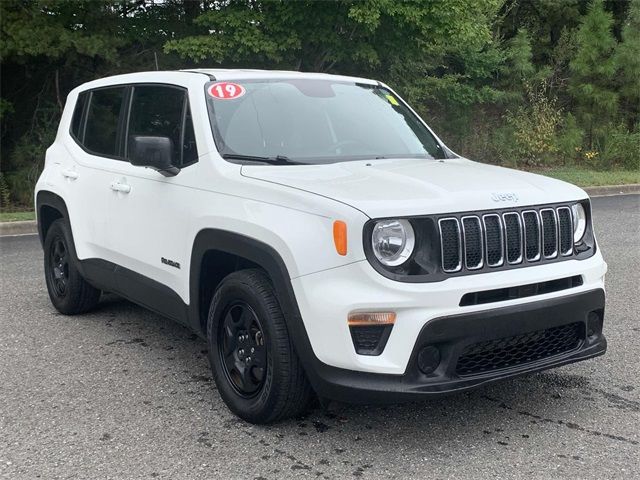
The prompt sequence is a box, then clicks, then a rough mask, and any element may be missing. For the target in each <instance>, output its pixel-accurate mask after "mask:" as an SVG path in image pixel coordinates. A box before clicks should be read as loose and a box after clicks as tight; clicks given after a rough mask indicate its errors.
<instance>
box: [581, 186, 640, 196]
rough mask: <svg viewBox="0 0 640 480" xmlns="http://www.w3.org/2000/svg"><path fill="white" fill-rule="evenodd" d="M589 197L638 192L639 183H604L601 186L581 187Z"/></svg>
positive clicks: (639, 189) (639, 190)
mask: <svg viewBox="0 0 640 480" xmlns="http://www.w3.org/2000/svg"><path fill="white" fill-rule="evenodd" d="M583 190H584V191H585V192H587V193H588V194H589V196H590V197H606V196H609V195H624V194H629V193H640V183H632V184H630V185H606V186H603V187H585V188H583Z"/></svg>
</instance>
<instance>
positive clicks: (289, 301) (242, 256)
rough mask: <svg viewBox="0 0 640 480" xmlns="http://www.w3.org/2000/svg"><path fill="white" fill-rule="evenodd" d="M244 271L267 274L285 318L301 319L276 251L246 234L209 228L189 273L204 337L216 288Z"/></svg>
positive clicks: (197, 242)
mask: <svg viewBox="0 0 640 480" xmlns="http://www.w3.org/2000/svg"><path fill="white" fill-rule="evenodd" d="M244 268H261V269H262V270H264V271H265V272H266V273H267V275H268V276H269V278H270V279H271V281H272V282H273V285H274V288H275V290H276V294H277V295H278V300H279V301H280V304H281V307H282V309H283V311H284V312H285V317H287V316H289V317H291V316H292V314H293V315H294V316H298V317H299V315H300V314H299V312H298V306H297V303H296V301H295V296H294V294H293V287H292V286H291V280H290V276H289V272H288V269H287V267H286V265H285V263H284V260H283V259H282V257H281V256H280V254H279V253H278V252H277V251H276V250H275V249H274V248H273V247H271V246H270V245H268V244H266V243H264V242H261V241H259V240H256V239H254V238H251V237H247V236H245V235H242V234H238V233H234V232H230V231H227V230H219V229H212V228H208V229H204V230H201V231H200V232H198V234H197V235H196V237H195V239H194V242H193V248H192V251H191V264H190V269H189V272H190V273H189V299H190V302H189V304H190V306H189V309H190V317H191V322H192V323H193V326H194V327H197V329H198V331H199V332H200V333H204V332H205V331H206V318H207V313H208V308H209V302H210V299H211V297H212V296H213V291H214V290H215V287H216V286H217V285H218V284H219V282H220V281H221V280H222V279H223V278H224V277H225V276H226V275H227V274H228V273H232V272H233V271H237V270H242V269H244ZM287 320H289V319H287ZM287 324H289V321H287Z"/></svg>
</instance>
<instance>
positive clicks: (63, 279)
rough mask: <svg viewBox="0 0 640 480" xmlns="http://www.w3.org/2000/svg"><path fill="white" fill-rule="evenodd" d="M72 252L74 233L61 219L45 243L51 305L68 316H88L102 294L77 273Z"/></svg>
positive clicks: (52, 226)
mask: <svg viewBox="0 0 640 480" xmlns="http://www.w3.org/2000/svg"><path fill="white" fill-rule="evenodd" d="M72 248H73V236H72V235H71V229H70V228H69V226H68V224H67V222H66V221H65V220H63V219H62V218H60V219H58V220H56V221H55V222H53V223H52V224H51V226H50V227H49V229H48V230H47V235H46V237H45V240H44V275H45V280H46V282H47V290H48V292H49V298H50V299H51V303H53V306H54V307H56V309H57V310H58V311H59V312H60V313H64V314H65V315H75V314H78V313H84V312H87V311H89V310H91V309H92V308H93V307H95V306H96V304H97V303H98V300H100V290H98V289H96V288H94V287H93V286H91V285H90V284H89V283H87V281H86V280H85V279H84V278H83V277H82V275H81V274H80V272H79V271H78V268H77V267H76V264H75V255H74V254H73V253H72V252H73V251H72Z"/></svg>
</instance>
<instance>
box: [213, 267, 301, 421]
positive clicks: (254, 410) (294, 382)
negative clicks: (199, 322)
mask: <svg viewBox="0 0 640 480" xmlns="http://www.w3.org/2000/svg"><path fill="white" fill-rule="evenodd" d="M207 339H208V343H209V362H210V364H211V369H212V371H213V377H214V379H215V381H216V385H217V387H218V391H219V392H220V396H221V397H222V399H223V400H224V402H225V403H226V404H227V406H228V407H229V409H231V411H233V412H234V413H235V414H236V415H238V416H239V417H241V418H243V419H244V420H246V421H248V422H251V423H270V422H274V421H277V420H281V419H284V418H287V417H291V416H294V415H297V414H299V413H301V412H302V411H304V410H305V409H306V408H307V405H308V403H309V399H310V398H311V388H310V386H309V383H308V381H307V379H306V377H305V375H304V371H303V369H302V366H301V365H300V361H299V359H298V356H297V355H296V353H295V350H294V348H293V345H292V344H291V340H290V338H289V334H288V331H287V327H286V324H285V321H284V317H283V315H282V310H281V308H280V304H279V303H278V299H277V297H276V295H275V292H274V290H273V286H272V284H271V281H270V280H269V278H268V277H267V275H266V274H265V273H264V272H263V271H261V270H257V269H256V270H253V269H252V270H242V271H239V272H235V273H232V274H231V275H229V276H228V277H226V278H225V279H224V280H223V281H222V283H221V284H220V286H219V287H218V289H217V290H216V293H215V295H214V296H213V299H212V300H211V306H210V308H209V318H208V324H207Z"/></svg>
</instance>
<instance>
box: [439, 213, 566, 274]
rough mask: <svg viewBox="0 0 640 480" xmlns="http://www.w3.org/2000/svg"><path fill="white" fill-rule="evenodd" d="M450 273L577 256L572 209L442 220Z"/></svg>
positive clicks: (443, 248)
mask: <svg viewBox="0 0 640 480" xmlns="http://www.w3.org/2000/svg"><path fill="white" fill-rule="evenodd" d="M438 226H439V233H440V253H441V266H442V270H443V271H444V272H445V273H456V272H461V271H463V270H467V271H470V270H471V271H472V270H481V269H483V270H484V269H492V268H497V267H501V266H506V265H520V264H523V263H532V262H539V261H543V260H551V259H555V258H557V257H558V256H559V255H561V256H563V257H568V256H571V255H573V253H574V252H573V219H572V216H571V209H570V208H569V207H567V206H559V207H554V208H552V207H544V208H540V209H537V208H527V209H523V210H517V211H516V210H514V211H506V212H500V213H498V212H496V213H494V212H491V213H485V214H477V215H463V216H460V217H456V216H450V217H442V218H440V219H438Z"/></svg>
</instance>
